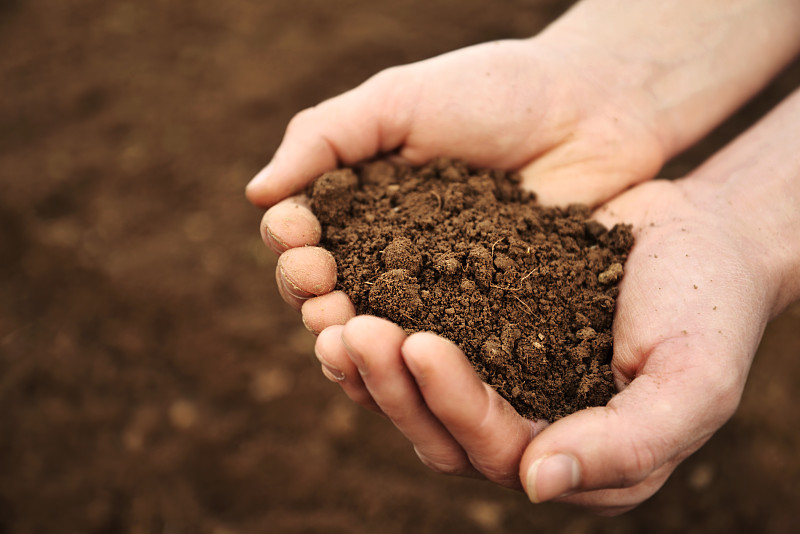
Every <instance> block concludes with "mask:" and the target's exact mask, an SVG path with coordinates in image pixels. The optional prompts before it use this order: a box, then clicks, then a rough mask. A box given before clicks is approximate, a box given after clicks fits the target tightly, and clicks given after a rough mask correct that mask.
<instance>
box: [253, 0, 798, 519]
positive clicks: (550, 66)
mask: <svg viewBox="0 0 800 534" xmlns="http://www.w3.org/2000/svg"><path fill="white" fill-rule="evenodd" d="M653 17H657V20H659V21H660V24H657V25H653V24H644V23H643V21H651V20H653ZM601 19H602V20H605V21H606V22H605V23H604V24H602V25H600V24H596V23H595V22H596V21H597V20H601ZM754 27H755V28H757V31H753V28H754ZM643 28H646V31H645V30H643ZM709 28H713V31H710V30H709ZM798 35H800V2H794V1H780V0H774V1H763V0H750V1H745V0H741V1H727V2H721V1H711V0H709V1H707V2H702V3H700V2H690V1H688V0H687V1H685V2H684V1H677V2H649V1H642V2H627V3H622V2H614V1H600V0H588V1H585V2H582V3H581V4H579V5H578V6H577V7H576V8H575V9H573V10H572V11H571V12H568V13H567V14H566V15H565V16H564V17H563V18H562V19H560V20H559V21H557V22H556V23H555V24H554V25H552V26H551V27H550V28H548V29H547V30H545V31H544V32H543V33H542V34H540V35H539V36H537V37H536V38H533V39H530V40H526V41H506V42H500V43H490V44H487V45H481V46H477V47H472V48H469V49H465V50H461V51H457V52H454V53H451V54H447V55H445V56H441V57H439V58H434V59H432V60H428V61H426V62H422V63H418V64H414V65H410V66H405V67H400V68H396V69H391V70H389V71H386V72H384V73H382V74H379V75H378V76H376V77H374V78H372V79H371V80H369V81H368V82H366V83H365V84H363V85H362V86H360V87H359V88H356V89H354V90H353V91H351V92H349V93H346V94H344V95H342V96H339V97H336V98H334V99H332V100H329V101H327V102H325V103H323V104H320V105H319V106H317V107H316V108H312V109H311V110H307V111H305V112H302V113H300V114H299V115H298V116H297V117H296V118H295V119H294V120H293V121H292V123H291V124H290V125H289V128H288V129H287V133H286V136H285V138H284V141H283V143H282V144H281V147H280V148H279V149H278V151H277V153H276V155H275V157H274V159H273V161H272V163H271V164H270V166H268V168H267V169H265V171H262V173H260V174H259V176H257V177H256V179H254V180H253V182H252V183H251V184H250V185H249V186H248V197H249V198H250V199H251V200H252V201H253V202H255V203H257V204H259V205H263V206H271V208H270V209H269V210H268V211H267V213H266V214H265V216H264V221H263V224H262V236H263V237H264V240H265V242H266V243H267V245H268V246H269V247H270V248H271V249H273V250H274V251H276V252H277V253H279V254H281V256H280V258H279V264H278V273H277V278H278V286H279V289H280V291H281V294H282V295H283V296H284V299H285V300H286V301H287V302H288V303H289V304H290V305H292V306H294V307H295V308H296V309H298V310H301V311H302V315H303V321H304V324H306V326H307V327H308V328H309V329H310V330H312V331H314V332H315V333H319V337H318V339H317V344H316V353H317V357H318V358H319V359H320V362H321V363H322V370H323V373H324V374H325V376H327V377H328V378H329V379H330V380H333V381H335V382H337V383H339V384H340V385H341V387H342V389H343V390H344V391H345V393H346V394H347V395H348V396H349V397H350V398H351V399H353V400H354V401H355V402H357V403H359V404H361V405H363V406H365V407H368V408H370V409H373V410H375V411H378V412H380V413H383V414H384V415H386V416H387V417H388V418H389V419H391V420H392V422H393V423H394V424H395V425H396V426H397V428H398V429H399V430H400V431H401V432H402V433H403V434H404V435H405V436H406V437H407V438H408V439H409V440H410V441H411V442H412V444H413V446H414V449H415V451H416V452H417V454H418V456H419V457H420V459H421V460H422V461H423V462H424V463H425V464H426V465H428V466H430V467H431V468H432V469H434V470H436V471H439V472H445V473H451V474H461V475H468V476H481V477H485V478H488V479H489V480H492V481H493V482H496V483H498V484H501V485H503V486H507V487H513V488H519V489H523V490H524V491H526V493H527V494H528V496H529V497H530V498H531V500H533V501H534V502H543V501H548V500H561V501H565V502H572V503H576V504H580V505H583V506H587V507H590V508H592V509H595V510H597V511H599V512H602V513H609V514H613V513H619V512H622V511H625V510H627V509H630V508H631V507H633V506H636V505H637V504H639V503H640V502H642V501H643V500H644V499H646V498H648V497H649V496H650V495H652V494H653V493H654V492H655V491H656V490H657V489H658V488H659V487H661V485H662V484H663V483H664V481H665V480H666V479H667V477H668V476H669V474H670V473H671V472H672V471H673V470H674V468H675V467H676V466H677V465H678V463H680V462H681V461H682V460H683V459H685V458H686V457H687V456H688V455H689V454H691V453H692V452H694V451H695V450H696V449H697V448H698V447H699V446H701V445H702V444H703V443H704V442H705V441H706V440H707V439H708V438H709V437H710V436H711V435H712V434H713V433H714V432H715V431H716V430H717V429H718V428H719V427H720V426H721V425H722V424H723V423H724V422H725V421H726V420H727V419H728V418H729V417H730V416H731V415H732V413H733V412H734V410H735V409H736V406H737V404H738V401H739V398H740V396H741V392H742V388H743V387H744V383H745V379H746V376H747V372H748V369H749V366H750V362H751V361H752V357H753V354H754V352H755V349H756V347H757V345H758V342H759V340H760V337H761V334H762V332H763V328H764V326H765V324H766V323H767V321H768V320H769V319H770V318H771V317H772V316H774V314H776V313H777V312H778V311H780V310H781V309H782V308H783V307H785V306H786V305H787V304H788V303H789V302H791V301H793V300H794V299H796V298H798V296H800V287H799V286H800V282H798V278H800V276H798V273H799V272H800V250H798V248H800V244H798V242H800V240H798V239H797V238H796V236H797V235H800V157H799V156H798V155H797V154H798V151H797V149H796V146H790V145H791V143H792V142H793V140H796V139H800V127H798V126H797V125H798V124H800V94H795V95H793V96H792V97H790V98H789V99H787V101H786V102H784V103H783V104H782V105H781V106H780V107H779V108H777V109H776V110H774V111H773V112H772V113H771V114H770V115H769V116H768V117H766V118H765V119H763V120H762V121H761V122H760V123H759V124H758V125H757V126H756V127H754V128H753V129H751V130H750V131H748V132H746V133H745V134H743V135H742V136H741V137H740V138H739V139H737V140H736V141H735V142H734V143H732V144H731V145H730V146H728V147H726V148H725V149H724V150H722V151H721V152H720V153H719V154H717V155H716V156H714V157H713V158H712V159H711V160H709V161H708V162H707V163H706V164H704V165H703V166H702V167H700V168H699V169H697V170H696V171H694V172H693V173H691V174H690V175H689V176H687V177H686V178H684V179H682V180H677V181H674V182H665V181H652V182H646V180H648V179H650V178H652V177H653V176H654V175H655V174H656V173H657V172H658V169H659V168H660V167H661V165H662V164H663V163H664V162H665V161H666V160H668V159H669V158H670V157H672V156H673V155H675V154H676V153H677V152H679V151H680V150H682V149H683V148H685V147H686V146H688V145H690V144H692V143H693V142H695V141H697V140H698V139H699V138H700V137H702V135H704V134H705V133H706V132H708V131H709V130H710V129H711V128H713V126H715V125H716V124H717V123H718V122H719V121H720V120H721V119H722V118H724V117H725V116H726V115H728V114H729V113H730V112H731V111H732V110H733V109H735V108H736V107H737V106H738V105H740V104H741V103H742V102H743V101H744V100H746V99H747V98H749V97H750V96H751V95H752V94H753V93H754V92H755V91H756V90H757V89H758V88H760V87H761V86H762V85H763V84H765V83H766V82H767V81H768V80H769V79H770V77H771V76H773V75H774V73H775V72H776V71H777V70H779V69H780V68H781V67H782V66H783V65H784V64H786V62H788V61H789V60H790V59H791V57H792V56H793V55H794V54H796V53H797V51H798V48H799V47H800V40H799V39H798V38H797V36H798ZM476 73H484V74H485V75H484V76H476ZM467 82H468V83H467ZM454 87H457V88H459V90H458V91H454V90H453V88H454ZM388 151H395V153H396V154H397V157H399V158H401V159H403V160H406V161H408V162H411V163H423V162H424V161H426V160H428V159H430V158H431V157H433V156H435V155H445V156H451V157H460V158H463V159H467V160H468V161H469V162H470V163H472V164H474V165H481V166H492V167H502V168H511V169H517V170H519V171H520V172H521V173H522V175H523V178H524V179H523V184H524V186H525V187H530V188H532V189H534V190H536V191H537V193H538V194H539V197H540V199H541V200H542V201H543V202H546V203H567V202H574V201H581V202H586V203H589V204H590V205H593V206H597V210H596V212H595V216H596V217H597V218H598V219H599V220H600V221H601V222H604V223H606V224H613V223H614V222H616V221H625V222H629V223H632V224H633V225H634V229H635V234H636V244H635V247H634V249H633V251H632V252H631V255H630V258H629V260H628V262H627V263H626V265H625V272H626V274H625V278H624V280H623V282H622V286H621V288H620V289H621V290H620V296H619V299H618V301H617V310H616V316H615V323H614V356H613V361H612V366H613V369H614V373H615V379H616V383H617V387H618V389H619V393H618V394H617V395H616V396H615V397H614V398H613V399H612V400H611V402H610V403H609V404H608V406H605V407H600V408H593V409H589V410H584V411H581V412H578V413H576V414H573V415H571V416H568V417H566V418H563V419H561V420H559V421H558V422H556V423H555V424H552V425H549V426H548V425H547V424H546V423H544V422H542V421H529V420H526V419H523V418H521V417H519V416H518V415H517V414H516V413H515V412H514V411H513V409H511V408H510V406H509V405H508V404H507V403H506V402H505V401H504V400H503V399H501V398H500V397H499V396H498V395H497V394H496V393H495V392H494V391H493V390H492V389H491V388H489V387H488V386H486V385H484V384H483V383H481V382H480V380H479V379H478V377H477V375H476V374H475V373H474V372H473V370H472V368H471V367H470V365H469V363H468V362H467V360H466V358H465V357H464V355H463V354H462V353H461V352H460V351H459V349H458V348H456V347H455V346H453V345H452V344H451V343H449V342H448V341H446V340H444V339H442V338H439V337H437V336H434V335H433V334H428V333H419V334H414V335H412V336H410V337H409V336H406V335H405V333H404V332H403V331H402V330H400V329H399V328H398V327H397V326H395V325H393V324H391V323H389V322H388V321H385V320H382V319H377V318H374V317H363V316H362V317H355V318H354V317H353V316H354V314H355V312H354V309H353V306H352V304H351V303H350V301H349V299H348V298H347V297H346V296H345V295H344V294H343V293H341V292H336V291H332V290H333V288H334V287H335V282H336V269H335V262H334V261H333V259H332V258H331V257H330V255H329V254H328V253H327V252H325V251H324V250H322V249H320V248H318V247H316V246H315V245H317V244H318V242H319V239H320V235H321V230H320V226H319V223H318V222H317V221H316V219H315V218H314V216H313V214H311V212H310V211H309V210H308V208H307V207H306V206H305V199H304V198H302V197H289V195H292V194H294V193H295V192H297V191H299V190H301V189H302V188H303V187H304V186H305V185H306V184H307V183H308V182H309V181H311V180H312V179H313V178H315V177H316V176H318V175H319V174H321V173H322V172H324V171H326V170H330V169H332V168H335V166H336V165H337V164H340V163H343V164H351V163H355V162H357V161H359V160H362V159H365V158H368V157H371V156H374V155H375V154H378V153H381V152H388ZM643 182H645V183H643ZM636 184H640V185H636ZM631 186H635V187H633V188H632V189H628V188H630V187H631ZM626 189H627V191H626ZM287 197H288V198H287Z"/></svg>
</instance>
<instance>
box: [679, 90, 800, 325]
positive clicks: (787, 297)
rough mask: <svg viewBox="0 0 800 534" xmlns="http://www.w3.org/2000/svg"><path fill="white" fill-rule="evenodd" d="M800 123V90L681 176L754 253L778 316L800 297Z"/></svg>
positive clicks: (692, 194)
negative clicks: (745, 131)
mask: <svg viewBox="0 0 800 534" xmlns="http://www.w3.org/2000/svg"><path fill="white" fill-rule="evenodd" d="M798 124H800V91H796V92H795V94H793V95H792V96H790V97H789V98H788V99H787V100H786V101H784V102H783V103H782V104H781V105H780V106H778V108H776V109H775V110H773V111H772V112H771V113H770V114H769V115H768V116H767V117H766V118H765V119H763V120H762V121H761V122H760V123H758V124H757V125H756V126H755V127H753V128H752V129H751V130H749V131H748V132H747V133H745V134H743V135H742V136H741V137H739V138H738V139H736V140H735V141H734V142H733V143H732V144H731V145H729V146H727V147H726V148H725V149H723V151H721V152H720V153H718V154H717V155H716V156H714V157H713V158H712V159H710V160H709V161H708V162H706V163H705V164H704V165H703V166H701V167H700V168H699V169H697V170H696V171H695V172H694V173H692V175H690V176H689V177H687V178H686V179H684V180H682V185H683V187H685V188H686V189H687V191H688V195H687V196H688V197H689V198H692V199H693V200H694V201H695V202H696V203H697V204H698V205H700V206H701V207H702V208H703V209H704V210H706V211H707V212H708V213H710V214H713V215H714V217H715V219H716V220H719V221H723V224H726V225H727V226H728V231H729V233H730V235H732V237H733V239H735V240H737V241H738V243H739V245H740V248H741V250H742V252H743V254H746V255H747V256H748V257H749V260H750V263H751V265H753V271H754V273H755V274H756V276H757V277H758V278H759V279H760V280H759V281H760V282H763V283H764V286H765V290H766V292H767V293H766V295H765V297H766V298H767V300H768V303H769V309H770V313H771V315H772V316H775V315H776V314H777V313H779V312H780V311H781V310H783V309H784V308H785V307H786V306H788V305H789V304H791V303H792V302H793V301H795V300H798V299H800V238H798V236H800V154H799V153H798V151H797V148H798V145H797V139H800V136H798V134H800V129H798V126H797V125H798Z"/></svg>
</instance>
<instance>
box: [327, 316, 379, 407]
mask: <svg viewBox="0 0 800 534" xmlns="http://www.w3.org/2000/svg"><path fill="white" fill-rule="evenodd" d="M343 330H344V327H343V326H341V325H334V326H331V327H329V328H326V329H325V330H323V331H322V332H320V334H319V336H318V337H317V342H316V344H315V345H314V354H315V355H316V357H317V360H319V363H320V365H321V366H322V374H324V375H325V377H326V378H327V379H328V380H330V381H331V382H335V383H337V384H339V386H341V388H342V390H343V391H344V392H345V394H346V395H347V396H348V397H350V399H351V400H352V401H353V402H355V403H356V404H360V405H361V406H363V407H364V408H367V409H369V410H372V411H374V412H378V413H380V414H382V413H383V412H382V411H381V409H380V407H379V406H378V405H377V404H376V403H375V401H374V400H373V399H372V395H370V394H369V391H367V387H366V386H365V385H364V381H363V380H362V379H361V375H360V374H359V373H358V369H357V368H356V366H355V365H354V364H353V362H352V361H351V360H350V357H349V356H348V355H347V351H346V350H345V347H344V344H343V343H342V331H343Z"/></svg>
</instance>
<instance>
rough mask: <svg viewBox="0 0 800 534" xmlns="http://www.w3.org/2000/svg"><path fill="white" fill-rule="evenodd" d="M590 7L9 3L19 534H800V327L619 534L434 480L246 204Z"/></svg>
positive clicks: (156, 0)
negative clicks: (382, 120) (443, 66)
mask: <svg viewBox="0 0 800 534" xmlns="http://www.w3.org/2000/svg"><path fill="white" fill-rule="evenodd" d="M567 5H568V2H563V1H550V0H540V1H537V2H523V1H518V0H498V1H496V2H491V3H487V2H485V1H484V0H462V1H460V2H459V3H458V9H453V3H452V2H444V1H438V0H437V1H432V0H409V1H406V2H374V1H367V0H350V1H348V2H321V1H310V0H305V1H297V2H277V1H275V2H252V1H249V0H227V1H225V2H211V1H207V0H200V1H198V2H167V1H164V0H138V1H130V0H119V1H115V2H108V1H105V0H59V1H57V2H55V1H46V0H25V1H22V0H0V50H2V51H3V53H2V54H0V86H1V87H2V89H1V90H0V91H1V92H2V98H0V190H1V191H2V193H1V194H0V533H2V534H38V533H53V532H56V533H62V532H64V533H67V532H69V533H81V534H84V533H91V534H119V533H123V534H150V533H153V534H179V533H180V534H190V533H191V534H194V533H198V534H256V533H276V534H299V533H303V534H308V533H325V534H336V533H342V534H344V533H346V534H360V533H372V532H381V533H387V534H394V533H405V532H414V533H421V534H426V533H437V534H438V533H449V532H459V533H467V534H480V533H487V532H507V533H516V532H520V533H521V532H525V533H529V532H554V533H565V534H582V533H590V532H591V533H609V534H611V533H616V534H632V533H637V532H648V533H651V532H652V533H656V534H658V533H672V532H686V533H689V534H693V533H697V534H700V533H703V534H705V533H709V532H723V533H737V532H741V533H750V532H764V533H774V534H782V533H792V532H796V531H797V525H798V524H800V509H798V507H797V503H798V502H800V484H799V483H798V481H800V455H798V454H797V451H798V450H800V420H798V411H797V401H798V398H800V358H799V357H798V354H800V328H798V326H800V307H798V306H797V305H795V306H794V307H792V308H790V309H789V310H787V311H786V312H784V313H783V314H782V315H781V316H779V317H778V318H776V319H775V320H774V321H773V322H772V323H771V324H770V325H769V326H768V328H767V331H766V334H765V337H764V339H763V341H762V343H761V346H760V348H759V352H758V354H757V356H756V359H755V361H754V363H753V367H752V370H751V372H750V377H749V379H748V383H747V386H746V389H745V392H744V397H743V399H742V402H741V406H740V407H739V410H738V411H737V412H736V415H735V416H734V417H733V419H731V421H730V422H729V423H728V424H727V425H725V426H724V427H723V428H722V429H721V430H720V431H719V432H718V433H717V434H715V435H714V436H713V437H712V438H711V439H710V440H709V441H708V443H707V444H706V445H705V446H703V447H702V448H701V449H700V450H699V451H698V452H697V453H696V454H694V455H693V456H691V457H690V458H688V459H687V460H685V461H684V462H683V463H682V464H681V465H680V467H679V468H678V469H677V471H676V472H675V474H674V475H673V476H672V477H671V478H670V480H669V481H668V482H667V484H666V485H665V486H664V488H662V489H661V490H660V491H659V492H658V493H657V494H656V495H655V496H654V497H653V498H651V499H650V500H649V501H647V502H646V503H645V504H643V505H642V506H641V507H639V508H637V509H636V510H634V511H633V512H630V513H628V514H625V515H623V516H621V517H618V518H613V519H609V518H599V517H595V516H593V515H591V514H589V513H588V512H584V511H580V510H576V509H573V508H567V507H562V506H557V505H542V506H532V505H531V504H530V502H529V501H528V500H527V499H526V498H525V496H524V495H522V494H519V493H515V492H511V491H508V490H503V489H501V488H498V487H495V486H493V485H490V484H486V483H481V482H478V481H475V480H470V479H458V478H450V477H443V476H440V475H436V474H433V473H431V472H430V471H429V470H428V469H427V468H426V467H424V466H422V465H420V463H419V460H418V459H417V457H416V455H415V454H414V451H413V450H412V449H411V447H410V446H409V445H408V441H407V440H406V439H405V438H403V437H402V436H401V435H399V434H398V433H397V431H396V430H395V429H394V428H393V427H392V425H391V424H390V423H389V422H388V421H386V420H385V419H384V418H382V417H380V416H377V415H375V414H373V413H371V412H369V411H367V410H360V409H357V407H356V406H354V405H353V403H352V402H350V401H349V400H348V399H347V398H346V397H345V396H344V395H343V394H342V392H341V391H340V389H339V388H338V386H336V385H335V384H331V383H330V382H328V381H327V380H325V379H324V378H323V377H322V376H321V375H320V372H319V365H318V363H317V361H316V359H315V358H314V356H313V343H314V338H313V336H311V335H310V334H308V332H306V331H305V329H304V328H303V326H302V325H301V323H300V320H299V317H297V316H295V315H293V314H292V313H290V312H288V311H287V308H286V306H285V305H284V304H283V303H282V301H281V299H280V297H279V295H278V293H277V291H276V289H275V285H274V277H273V276H272V274H271V272H270V271H271V270H272V269H274V268H275V266H276V260H275V258H274V257H273V256H271V255H270V254H269V253H268V252H267V251H266V250H265V249H264V246H263V244H262V243H261V240H260V237H259V235H258V224H259V220H260V218H261V215H262V213H261V211H260V210H256V209H254V208H252V207H251V206H249V205H248V203H247V202H246V200H245V199H244V197H243V194H242V190H243V187H244V185H245V184H246V183H247V181H248V180H249V178H250V177H251V176H252V175H253V174H255V172H256V171H257V170H258V169H259V168H260V167H261V166H262V165H263V164H264V163H265V162H266V161H267V160H268V159H269V156H270V155H271V153H272V152H273V151H274V150H275V148H276V147H277V145H278V143H279V142H280V139H281V136H282V135H283V131H284V128H285V126H286V123H287V122H288V121H289V119H290V118H291V116H292V115H293V114H294V113H295V112H296V111H298V110H300V109H302V108H304V107H306V106H310V105H314V104H316V103H318V102H320V101H322V100H323V99H325V98H327V97H330V96H332V95H334V94H336V93H339V92H341V91H343V90H345V89H348V88H350V87H353V86H355V85H356V84H358V83H360V82H361V81H363V80H364V79H365V78H366V77H368V76H369V75H370V74H372V73H374V72H376V71H378V70H380V69H382V68H385V67H388V66H390V65H396V64H400V63H408V62H410V61H416V60H419V59H422V58H425V57H429V56H431V55H434V54H438V53H442V52H445V51H448V50H452V49H455V48H458V47H462V46H466V45H469V44H473V43H477V42H481V41H487V40H491V39H502V38H518V37H525V36H529V35H532V34H533V33H535V32H536V31H538V30H539V29H541V28H542V27H543V26H544V25H545V24H546V23H547V22H548V21H550V20H552V19H553V17H555V16H556V15H557V14H558V13H559V12H561V11H562V10H564V9H565V8H566V7H567ZM654 23H655V22H654ZM798 83H800V64H798V63H795V64H794V65H793V66H792V67H791V68H789V69H788V70H787V71H786V72H785V73H784V74H783V75H782V76H781V77H780V78H778V79H777V80H776V81H775V83H774V84H773V85H772V86H771V87H770V88H769V89H767V90H766V91H765V92H764V93H763V94H762V95H761V96H759V97H758V98H757V99H756V100H754V101H753V102H752V104H750V105H748V106H747V107H745V108H744V109H743V110H742V111H741V112H740V113H739V114H737V115H736V116H735V117H734V118H732V119H731V120H730V121H728V122H727V123H725V124H724V125H722V126H721V127H720V128H719V129H717V130H716V131H715V132H714V133H713V134H712V135H711V136H709V138H708V139H707V140H706V141H704V142H703V143H701V144H700V145H698V146H697V147H696V148H693V149H692V150H690V151H688V152H686V153H685V154H683V155H681V156H680V157H679V158H677V159H676V160H675V161H673V162H671V163H670V164H669V165H668V166H667V167H666V168H665V169H664V170H663V171H662V174H663V175H664V176H680V175H682V174H685V173H686V172H688V171H689V170H691V169H692V168H694V167H696V166H697V165H698V164H700V163H701V162H702V161H703V160H705V159H706V158H707V157H709V156H710V155H711V154H712V153H713V152H714V151H715V150H717V149H718V148H719V147H720V146H722V145H723V144H725V143H726V142H728V141H729V140H730V139H731V138H733V137H734V136H735V135H737V134H738V133H739V132H741V131H742V130H743V129H744V128H746V127H747V126H748V125H750V124H751V123H752V122H753V121H754V120H756V119H757V118H758V117H760V116H761V115H763V114H764V113H765V112H766V111H767V110H768V109H770V108H771V107H772V106H774V105H775V104H776V103H777V102H778V101H780V100H781V99H782V98H783V97H785V96H786V95H787V94H788V93H789V92H790V91H792V90H793V89H794V88H796V87H797V86H798Z"/></svg>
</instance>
